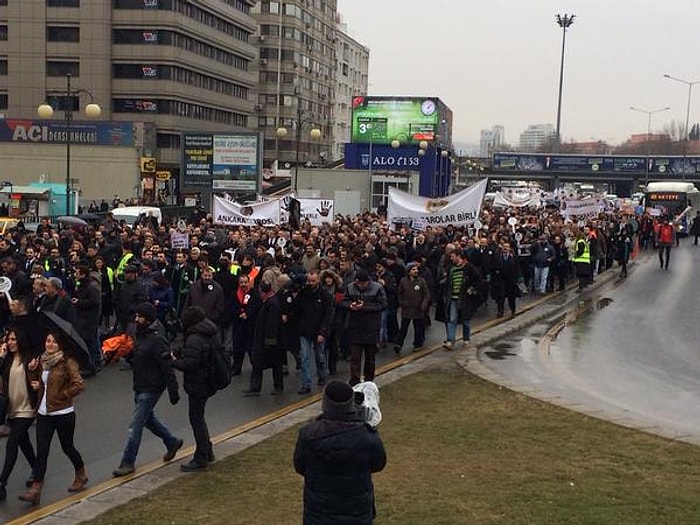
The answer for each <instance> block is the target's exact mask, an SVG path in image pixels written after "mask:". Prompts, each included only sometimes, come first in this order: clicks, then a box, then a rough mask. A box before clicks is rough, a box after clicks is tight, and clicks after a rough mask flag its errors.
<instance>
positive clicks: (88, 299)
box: [73, 276, 102, 341]
mask: <svg viewBox="0 0 700 525" xmlns="http://www.w3.org/2000/svg"><path fill="white" fill-rule="evenodd" d="M74 298H75V299H77V302H76V303H75V304H74V305H73V308H75V320H74V321H73V326H74V327H75V331H76V332H78V334H79V335H80V337H82V338H83V339H85V340H86V341H93V340H95V338H96V337H97V328H98V326H99V324H100V310H101V306H102V294H101V292H100V288H99V286H98V284H97V281H95V279H93V278H92V277H89V276H88V277H86V278H85V279H83V281H81V282H80V286H78V288H77V289H76V290H75V295H74Z"/></svg>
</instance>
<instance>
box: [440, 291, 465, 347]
mask: <svg viewBox="0 0 700 525" xmlns="http://www.w3.org/2000/svg"><path fill="white" fill-rule="evenodd" d="M447 315H448V317H447V323H446V326H447V341H448V342H451V343H454V342H455V338H456V336H457V319H459V304H458V301H457V299H450V303H449V305H448V306H447ZM470 337H471V329H470V327H469V319H464V320H463V321H462V338H463V339H464V340H465V341H469V339H470Z"/></svg>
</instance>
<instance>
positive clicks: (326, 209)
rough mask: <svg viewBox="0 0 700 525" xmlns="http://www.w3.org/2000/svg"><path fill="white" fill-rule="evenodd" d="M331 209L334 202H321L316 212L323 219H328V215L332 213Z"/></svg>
mask: <svg viewBox="0 0 700 525" xmlns="http://www.w3.org/2000/svg"><path fill="white" fill-rule="evenodd" d="M331 209H333V201H321V206H319V207H318V208H316V212H317V213H318V214H319V215H320V216H321V217H328V214H329V213H330V212H331Z"/></svg>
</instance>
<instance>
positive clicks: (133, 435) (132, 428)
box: [112, 302, 183, 477]
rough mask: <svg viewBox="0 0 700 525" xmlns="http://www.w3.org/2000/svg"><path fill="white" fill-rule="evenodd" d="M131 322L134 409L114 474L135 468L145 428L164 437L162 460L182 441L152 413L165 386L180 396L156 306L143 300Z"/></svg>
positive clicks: (171, 394)
mask: <svg viewBox="0 0 700 525" xmlns="http://www.w3.org/2000/svg"><path fill="white" fill-rule="evenodd" d="M134 322H135V324H136V334H135V338H134V348H133V350H132V352H131V354H130V355H129V357H128V358H127V359H128V360H129V361H130V362H131V369H132V373H133V381H134V412H133V414H132V416H131V421H130V422H129V436H128V438H127V440H126V445H125V447H124V452H123V454H122V459H121V463H120V464H119V467H117V468H116V469H115V470H114V471H113V472H112V474H113V475H114V476H116V477H119V476H126V475H127V474H131V473H132V472H134V470H135V464H136V457H137V455H138V452H139V447H140V445H141V436H142V434H143V429H144V428H147V429H148V430H150V431H151V432H152V433H153V434H154V435H156V436H157V437H159V438H160V439H162V440H163V444H164V445H165V449H166V452H165V455H164V456H163V461H166V462H167V461H171V460H172V459H173V458H174V457H175V454H177V451H178V450H179V449H180V447H182V444H183V441H182V439H180V438H178V437H176V436H174V435H173V434H172V432H170V430H169V429H168V427H166V426H165V425H164V424H163V423H161V422H160V420H159V419H158V417H157V416H156V413H155V407H156V405H157V404H158V400H159V399H160V396H161V395H162V394H163V392H164V391H165V390H166V388H167V389H168V394H169V397H170V402H171V403H172V404H177V402H178V400H179V396H178V392H177V379H176V378H175V375H174V372H173V368H172V364H171V354H170V349H169V347H168V341H167V339H166V338H165V335H164V334H163V333H162V330H163V328H162V325H161V324H160V323H159V322H158V320H157V315H156V307H155V306H153V305H152V304H151V303H145V302H144V303H141V304H139V305H137V306H136V307H135V314H134Z"/></svg>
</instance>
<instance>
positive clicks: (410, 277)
mask: <svg viewBox="0 0 700 525" xmlns="http://www.w3.org/2000/svg"><path fill="white" fill-rule="evenodd" d="M406 269H407V270H408V274H407V275H406V276H405V277H403V278H402V279H401V281H400V282H399V286H398V289H397V295H398V304H399V307H400V308H401V327H400V328H399V333H398V335H397V337H396V342H395V346H394V352H396V353H397V354H399V353H401V348H402V347H403V342H404V339H406V334H407V333H408V326H409V325H410V324H411V322H413V350H414V351H415V350H416V349H417V348H420V347H421V346H423V344H424V343H425V316H426V311H427V310H428V306H429V305H430V290H429V288H428V283H426V282H425V279H423V278H422V277H420V276H419V275H418V266H417V265H416V264H415V263H408V265H407V266H406Z"/></svg>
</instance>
